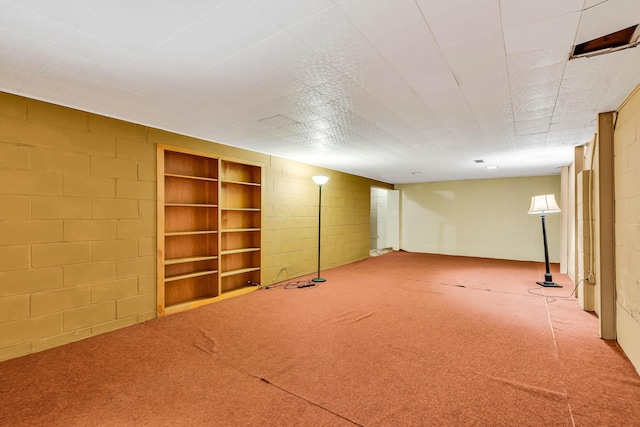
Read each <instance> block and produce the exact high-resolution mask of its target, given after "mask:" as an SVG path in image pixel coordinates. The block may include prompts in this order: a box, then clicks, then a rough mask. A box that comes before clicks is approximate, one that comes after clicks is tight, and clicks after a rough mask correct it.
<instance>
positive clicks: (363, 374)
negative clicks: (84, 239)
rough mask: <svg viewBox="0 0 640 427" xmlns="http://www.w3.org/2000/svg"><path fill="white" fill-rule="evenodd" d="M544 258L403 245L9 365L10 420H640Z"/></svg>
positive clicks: (614, 354) (588, 317) (639, 386)
mask: <svg viewBox="0 0 640 427" xmlns="http://www.w3.org/2000/svg"><path fill="white" fill-rule="evenodd" d="M543 276H544V266H543V265H541V264H539V263H532V262H517V261H503V260H493V259H482V258H465V257H452V256H441V255H429V254H413V253H407V252H392V253H387V254H384V255H381V256H377V257H372V258H369V259H367V260H363V261H360V262H357V263H353V264H350V265H347V266H343V267H339V268H335V269H331V270H327V271H323V277H326V278H327V282H325V283H322V284H320V285H319V286H318V287H309V288H302V289H298V288H296V287H289V288H286V289H285V288H284V287H282V286H279V287H278V286H276V287H273V288H271V289H259V290H257V291H255V292H252V293H250V294H247V295H244V296H241V297H237V298H231V299H227V300H223V301H220V302H217V303H214V304H211V305H208V306H205V307H201V308H199V309H196V310H191V311H189V312H185V313H180V314H176V315H172V316H167V317H164V318H159V319H155V320H152V321H148V322H145V323H141V324H137V325H134V326H131V327H128V328H125V329H121V330H117V331H114V332H110V333H107V334H103V335H99V336H96V337H92V338H89V339H86V340H83V341H79V342H76V343H72V344H68V345H65V346H62V347H58V348H54V349H51V350H47V351H44V352H41V353H36V354H32V355H29V356H25V357H21V358H18V359H13V360H9V361H5V362H2V363H0V396H1V398H0V425H1V426H36V425H47V426H89V425H90V426H147V425H149V426H151V425H154V426H165V425H172V426H449V425H451V426H487V425H492V426H514V425H518V426H572V425H575V426H640V378H639V377H638V374H637V373H636V371H635V369H634V368H633V366H632V365H631V363H630V362H629V360H628V359H627V358H626V357H625V355H624V353H622V351H621V350H620V348H619V347H618V345H617V344H616V343H615V342H610V341H604V340H601V339H599V338H598V323H597V318H596V317H595V316H593V315H592V314H590V313H587V312H584V311H582V310H580V308H579V306H578V303H577V301H576V300H575V298H572V297H570V298H563V297H564V296H567V295H568V294H570V293H571V290H572V288H573V285H572V283H571V282H570V281H569V279H568V278H567V277H566V276H564V275H560V274H559V273H557V272H554V280H555V281H556V282H559V283H561V284H563V285H564V288H562V289H543V288H540V287H538V286H537V285H536V284H535V281H536V280H541V279H543Z"/></svg>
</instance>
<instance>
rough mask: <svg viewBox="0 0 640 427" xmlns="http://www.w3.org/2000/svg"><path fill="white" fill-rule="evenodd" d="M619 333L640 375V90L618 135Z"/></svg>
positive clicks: (625, 110) (625, 109)
mask: <svg viewBox="0 0 640 427" xmlns="http://www.w3.org/2000/svg"><path fill="white" fill-rule="evenodd" d="M614 176H615V253H616V256H615V277H616V332H617V339H618V342H619V343H620V346H621V347H622V349H623V350H624V351H625V353H626V354H627V356H628V357H629V359H630V360H631V362H632V363H633V364H634V366H635V367H636V370H637V371H638V372H640V339H639V337H640V86H638V87H637V88H636V90H635V91H634V92H633V93H632V94H631V95H630V96H629V98H627V100H626V101H625V102H624V103H623V104H622V106H621V107H620V108H619V110H618V116H617V120H616V122H615V131H614Z"/></svg>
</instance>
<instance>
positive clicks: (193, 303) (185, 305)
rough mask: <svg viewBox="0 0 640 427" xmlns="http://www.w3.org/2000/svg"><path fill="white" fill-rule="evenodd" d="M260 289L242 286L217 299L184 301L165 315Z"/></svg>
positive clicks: (167, 309)
mask: <svg viewBox="0 0 640 427" xmlns="http://www.w3.org/2000/svg"><path fill="white" fill-rule="evenodd" d="M258 289H260V288H259V287H258V286H242V287H239V288H235V289H232V290H230V291H226V292H224V293H223V294H222V295H220V296H217V297H202V298H196V299H192V300H189V301H184V302H181V303H177V304H172V305H169V306H167V307H165V309H164V314H165V315H167V314H175V313H180V312H181V311H187V310H191V309H192V308H197V307H202V306H203V305H207V304H212V303H214V302H218V301H222V300H225V299H227V298H233V297H237V296H240V295H244V294H248V293H250V292H253V291H256V290H258Z"/></svg>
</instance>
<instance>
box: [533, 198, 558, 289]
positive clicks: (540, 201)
mask: <svg viewBox="0 0 640 427" xmlns="http://www.w3.org/2000/svg"><path fill="white" fill-rule="evenodd" d="M554 212H560V208H559V207H558V204H557V203H556V196H555V195H553V194H546V195H542V196H533V197H532V198H531V206H530V207H529V213H530V214H540V218H541V219H542V238H543V239H544V262H545V266H546V268H547V270H546V271H547V272H546V273H545V275H544V282H536V283H537V284H538V285H540V286H544V287H545V288H561V287H562V285H558V284H557V283H553V278H552V277H551V273H550V272H549V250H548V249H547V229H546V227H545V221H544V220H545V216H546V214H548V213H554Z"/></svg>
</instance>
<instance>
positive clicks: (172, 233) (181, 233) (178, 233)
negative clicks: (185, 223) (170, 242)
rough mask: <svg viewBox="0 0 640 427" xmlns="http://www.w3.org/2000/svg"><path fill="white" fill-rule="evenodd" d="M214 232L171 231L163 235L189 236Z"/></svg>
mask: <svg viewBox="0 0 640 427" xmlns="http://www.w3.org/2000/svg"><path fill="white" fill-rule="evenodd" d="M216 233H217V231H216V230H201V231H171V232H168V233H164V235H165V236H191V235H194V234H216Z"/></svg>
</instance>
